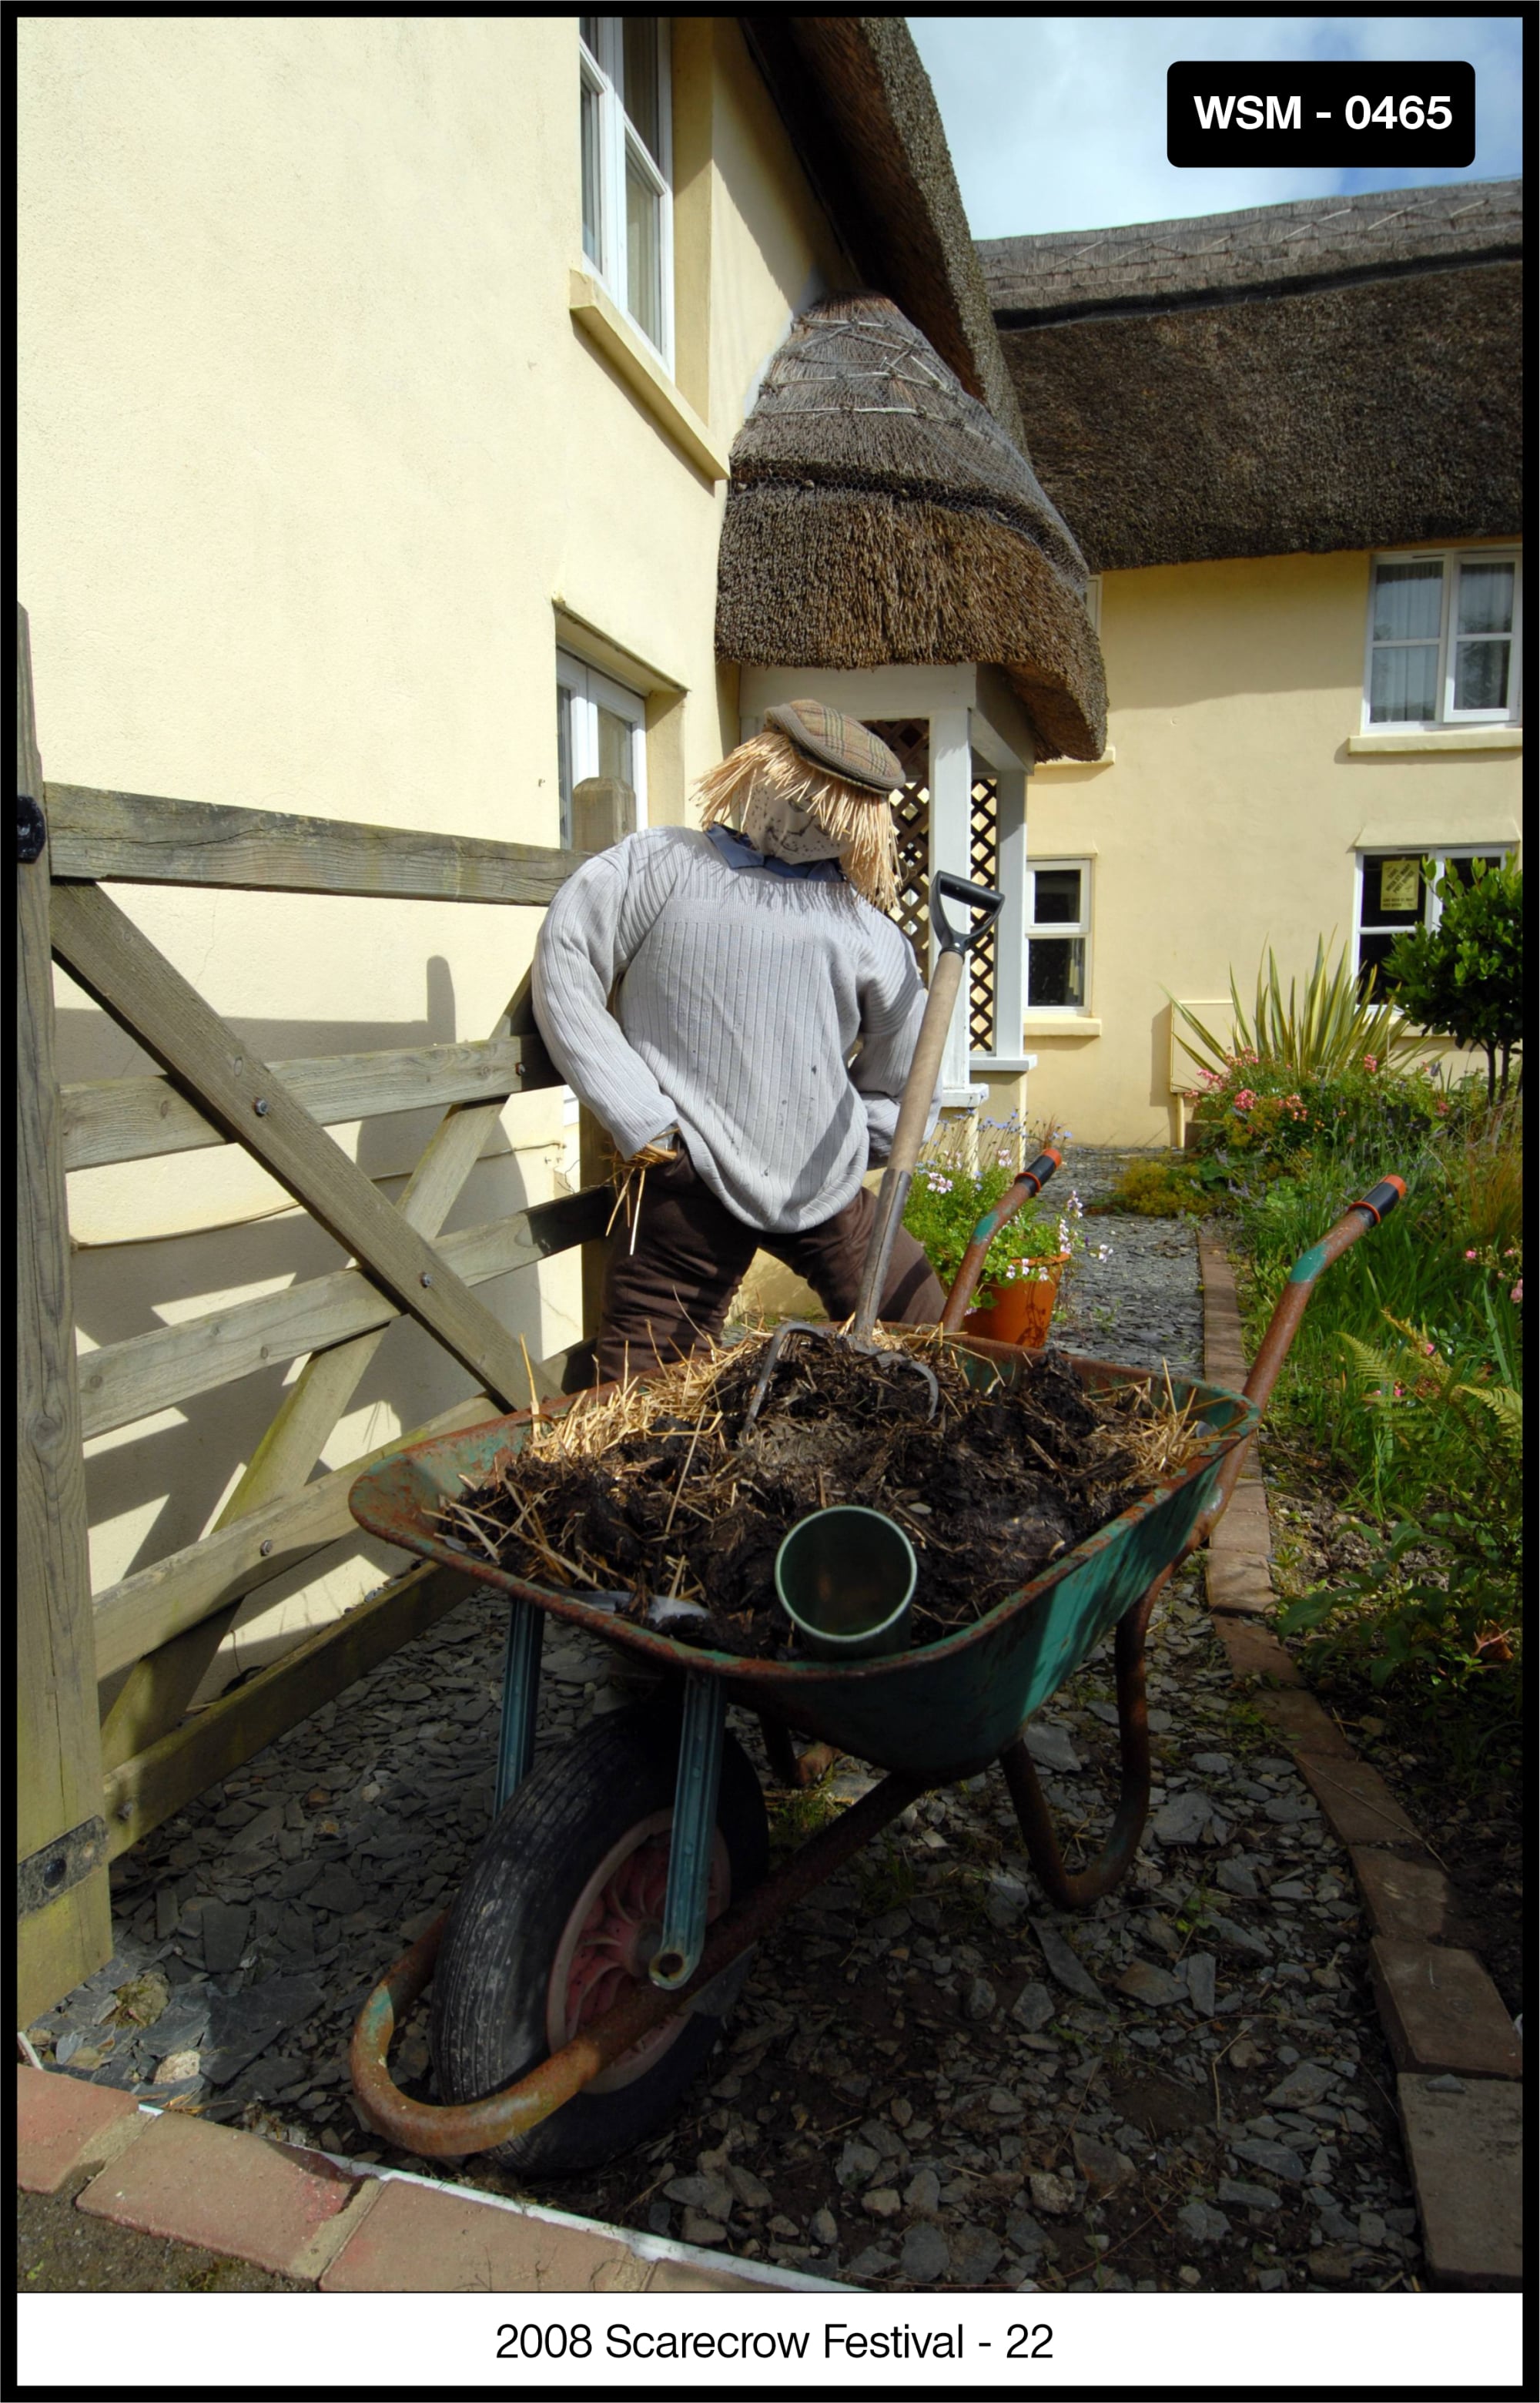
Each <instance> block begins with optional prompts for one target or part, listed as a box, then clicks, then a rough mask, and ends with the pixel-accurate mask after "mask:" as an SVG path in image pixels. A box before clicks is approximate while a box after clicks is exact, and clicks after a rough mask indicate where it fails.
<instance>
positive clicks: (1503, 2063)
mask: <svg viewBox="0 0 1540 2403" xmlns="http://www.w3.org/2000/svg"><path fill="white" fill-rule="evenodd" d="M1198 1257H1199V1271H1200V1277H1201V1281H1202V1288H1203V1373H1204V1375H1205V1377H1206V1378H1207V1380H1208V1382H1210V1383H1211V1384H1215V1385H1224V1386H1228V1388H1229V1389H1230V1390H1231V1391H1234V1392H1239V1390H1240V1388H1241V1387H1242V1385H1243V1384H1244V1382H1245V1378H1246V1359H1245V1352H1244V1347H1243V1344H1242V1334H1241V1311H1240V1303H1239V1299H1238V1298H1237V1295H1236V1289H1235V1272H1234V1271H1233V1269H1232V1268H1231V1266H1230V1262H1229V1260H1228V1257H1227V1255H1226V1254H1225V1252H1224V1250H1223V1249H1222V1247H1221V1246H1220V1245H1219V1244H1218V1243H1214V1241H1213V1240H1212V1239H1211V1238H1207V1237H1204V1236H1201V1235H1200V1238H1199V1243H1198ZM1255 1461H1256V1455H1255V1452H1254V1453H1253V1454H1252V1457H1251V1459H1250V1460H1248V1462H1247V1464H1246V1466H1245V1467H1244V1468H1243V1469H1242V1474H1241V1476H1240V1478H1239V1479H1238V1480H1237V1483H1236V1487H1235V1492H1234V1495H1233V1497H1232V1499H1231V1502H1230V1505H1229V1507H1228V1510H1227V1511H1226V1512H1225V1515H1224V1517H1223V1518H1222V1519H1221V1520H1220V1521H1219V1523H1218V1525H1217V1526H1216V1527H1215V1528H1214V1533H1213V1535H1211V1536H1210V1538H1209V1544H1208V1549H1207V1551H1206V1553H1205V1555H1204V1566H1205V1575H1206V1579H1207V1590H1208V1603H1209V1612H1210V1616H1211V1618H1212V1620H1213V1624H1214V1632H1215V1633H1216V1635H1217V1636H1218V1638H1219V1640H1220V1642H1221V1643H1222V1644H1223V1646H1225V1650H1226V1652H1227V1654H1228V1659H1229V1663H1230V1667H1231V1670H1232V1672H1233V1673H1234V1674H1235V1676H1236V1677H1237V1679H1241V1678H1245V1677H1256V1678H1258V1679H1261V1680H1264V1681H1266V1682H1265V1683H1263V1684H1261V1685H1259V1687H1258V1688H1257V1690H1256V1695H1255V1697H1254V1699H1255V1702H1256V1709H1257V1711H1258V1712H1259V1713H1260V1715H1261V1716H1262V1717H1263V1718H1264V1719H1266V1721H1267V1723H1268V1725H1269V1728H1270V1729H1272V1732H1273V1733H1274V1735H1275V1736H1276V1737H1277V1738H1278V1739H1279V1741H1280V1742H1281V1743H1283V1744H1285V1745H1286V1746H1287V1747H1288V1750H1289V1751H1290V1753H1292V1755H1293V1756H1294V1758H1295V1760H1296V1762H1297V1765H1298V1769H1299V1771H1300V1774H1301V1776H1303V1777H1304V1779H1305V1781H1306V1783H1307V1784H1308V1785H1309V1786H1310V1788H1311V1792H1312V1793H1313V1794H1314V1796H1315V1799H1316V1800H1317V1802H1318V1803H1319V1804H1320V1807H1321V1811H1322V1813H1323V1816H1324V1817H1325V1819H1326V1821H1327V1823H1328V1825H1329V1826H1330V1827H1332V1829H1333V1831H1334V1832H1335V1834H1336V1835H1337V1837H1338V1838H1339V1840H1340V1842H1341V1843H1342V1844H1343V1846H1344V1847H1345V1849H1346V1851H1347V1854H1348V1857H1349V1859H1350V1860H1351V1862H1352V1864H1353V1875H1354V1877H1355V1878H1356V1880H1357V1882H1358V1889H1359V1892H1360V1894H1361V1895H1362V1896H1363V1900H1364V1907H1365V1910H1367V1915H1368V1919H1369V1924H1370V1926H1371V1928H1372V1929H1373V1938H1372V1941H1371V1944H1370V1965H1371V1967H1370V1974H1371V1978H1372V1981H1373V1987H1374V1994H1375V2000H1376V2003H1377V2004H1378V2006H1379V2010H1380V2021H1381V2023H1382V2024H1383V2027H1384V2030H1385V2035H1386V2039H1387V2041H1388V2043H1389V2045H1390V2049H1391V2054H1392V2057H1393V2059H1394V2063H1395V2066H1396V2070H1397V2073H1398V2074H1397V2077H1396V2100H1397V2104H1398V2107H1399V2111H1400V2116H1401V2134H1402V2142H1403V2144H1404V2146H1405V2147H1406V2155H1407V2161H1408V2167H1409V2168H1410V2171H1411V2176H1412V2185H1413V2188H1415V2191H1416V2195H1417V2206H1418V2212H1419V2215H1420V2217H1421V2219H1422V2246H1423V2253H1424V2257H1425V2258H1426V2261H1427V2265H1428V2269H1429V2271H1430V2274H1431V2277H1432V2279H1433V2282H1434V2283H1435V2284H1436V2285H1440V2286H1467V2287H1477V2288H1495V2287H1507V2286H1514V2285H1518V2284H1519V2278H1520V2274H1521V2265H1522V2255H1521V2252H1520V2243H1519V2231H1520V2223H1521V2166H1522V2164H1521V2152H1520V2132H1521V2126H1522V2101H1523V2097H1522V2089H1521V2085H1520V2082H1519V2081H1520V2080H1521V2078H1522V2076H1523V2053H1522V2048H1521V2046H1520V2044H1519V2037H1518V2035H1517V2033H1516V2031H1515V2028H1514V2024H1513V2021H1512V2020H1511V2019H1510V2018H1509V2016H1508V2013H1507V2010H1506V2008H1505V2006H1504V2003H1503V1999H1502V1996H1501V1995H1500V1994H1499V1993H1498V1992H1497V1989H1496V1987H1495V1986H1494V1985H1493V1984H1492V1981H1491V1979H1490V1978H1489V1977H1488V1975H1487V1973H1486V1971H1485V1969H1484V1968H1483V1967H1482V1965H1481V1964H1480V1962H1479V1961H1478V1959H1477V1957H1476V1955H1475V1953H1474V1952H1467V1951H1465V1950H1464V1949H1463V1948H1462V1947H1461V1946H1459V1945H1458V1944H1453V1943H1450V1942H1449V1941H1448V1940H1447V1938H1445V1934H1444V1931H1445V1929H1446V1927H1448V1926H1451V1925H1453V1924H1455V1923H1456V1916H1457V1914H1456V1910H1455V1897H1454V1895H1453V1892H1452V1890H1451V1888H1450V1882H1449V1880H1448V1878H1447V1877H1446V1876H1445V1874H1444V1871H1443V1869H1442V1868H1440V1867H1439V1864H1438V1862H1437V1861H1436V1859H1435V1857H1434V1855H1433V1854H1432V1853H1431V1852H1430V1851H1429V1850H1428V1847H1427V1845H1426V1844H1425V1843H1424V1842H1423V1841H1422V1837H1421V1835H1420V1834H1419V1832H1418V1830H1417V1828H1416V1827H1414V1826H1413V1824H1412V1822H1411V1821H1410V1819H1408V1816H1407V1814H1406V1813H1405V1812H1404V1811H1403V1809H1402V1808H1401V1805H1400V1804H1399V1802H1397V1800H1396V1799H1395V1797H1394V1794H1393V1793H1392V1792H1391V1789H1390V1787H1389V1786H1388V1785H1386V1784H1385V1781H1384V1779H1383V1778H1382V1777H1381V1776H1380V1774H1379V1771H1377V1770H1374V1769H1371V1768H1370V1766H1369V1764H1368V1763H1367V1761H1365V1760H1360V1759H1359V1757H1358V1756H1357V1754H1356V1753H1355V1752H1354V1750H1353V1745H1352V1744H1351V1743H1350V1742H1349V1741H1348V1739H1347V1737H1346V1736H1345V1735H1344V1734H1343V1732H1342V1730H1341V1729H1340V1728H1339V1726H1338V1725H1337V1723H1336V1721H1335V1720H1334V1719H1333V1718H1331V1717H1330V1716H1329V1715H1328V1714H1327V1713H1326V1712H1325V1711H1324V1710H1323V1709H1322V1707H1321V1705H1320V1703H1319V1702H1317V1701H1316V1700H1315V1698H1314V1696H1313V1695H1312V1694H1309V1693H1307V1692H1306V1691H1305V1690H1304V1681H1303V1679H1302V1678H1301V1676H1300V1674H1299V1671H1298V1669H1297V1667H1296V1665H1295V1662H1294V1660H1292V1659H1291V1657H1290V1655H1289V1654H1288V1652H1287V1651H1286V1650H1285V1649H1284V1647H1283V1645H1282V1644H1281V1643H1280V1642H1279V1639H1278V1637H1277V1636H1276V1635H1275V1634H1274V1633H1273V1632H1272V1631H1271V1629H1270V1627H1269V1626H1267V1625H1266V1624H1265V1623H1264V1622H1265V1620H1266V1619H1267V1618H1268V1617H1269V1616H1270V1614H1271V1612H1272V1611H1273V1609H1274V1607H1275V1604H1276V1594H1275V1591H1274V1588H1273V1583H1272V1570H1271V1557H1272V1536H1271V1529H1270V1524H1269V1518H1268V1494H1267V1486H1266V1484H1265V1483H1264V1481H1263V1479H1262V1478H1261V1476H1260V1474H1259V1473H1258V1471H1257V1469H1256V1465H1255Z"/></svg>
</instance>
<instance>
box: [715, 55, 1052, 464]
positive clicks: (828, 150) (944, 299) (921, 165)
mask: <svg viewBox="0 0 1540 2403" xmlns="http://www.w3.org/2000/svg"><path fill="white" fill-rule="evenodd" d="M738 22H739V25H740V27H741V29H742V34H743V37H744V39H745V41H746V42H747V44H748V46H749V49H750V52H751V54H752V56H753V58H754V61H755V63H756V66H757V67H758V70H759V73H760V75H761V76H763V78H764V80H765V83H766V85H767V87H768V89H769V90H770V97H771V99H772V100H773V101H774V103H775V106H776V109H777V111H778V112H779V114H780V116H781V118H782V120H783V122H784V125H785V128H786V131H787V132H788V133H789V135H790V137H791V140H792V144H793V146H794V147H795V148H796V150H797V152H798V157H799V158H800V160H801V162H802V166H803V168H804V170H805V172H806V174H807V176H808V179H809V181H810V183H811V184H812V188H813V189H814V191H815V192H816V193H817V195H818V197H819V200H820V201H822V203H823V206H824V210H825V215H827V216H828V218H829V220H830V222H831V224H832V225H833V226H834V228H835V229H836V231H837V232H838V233H839V237H840V239H841V241H842V242H843V243H844V245H845V247H846V249H847V251H848V252H849V254H850V257H851V260H852V262H853V266H854V269H855V271H856V280H857V281H859V282H860V283H863V284H866V285H869V286H870V287H871V289H872V290H874V291H877V292H886V293H887V294H889V295H890V297H891V298H892V299H894V300H895V301H896V302H897V304H898V306H899V308H900V309H902V311H903V312H904V314H905V315H906V316H907V317H909V319H910V320H911V321H912V322H913V323H914V324H915V325H916V326H919V327H920V330H921V332H922V333H923V335H924V336H925V337H926V340H928V341H930V342H931V343H933V344H934V345H935V348H936V351H937V352H938V353H939V354H940V355H941V357H942V358H943V359H944V360H945V361H946V363H947V365H948V367H949V368H950V369H951V371H952V373H953V375H955V376H956V378H957V379H958V382H960V383H961V384H962V386H963V388H964V392H970V393H972V395H973V396H974V398H975V399H976V400H981V401H982V402H983V403H984V405H985V407H986V408H987V409H989V410H991V411H992V414H993V415H994V416H995V417H996V418H997V419H998V421H999V423H1000V424H1001V425H1002V426H1003V427H1004V429H1005V431H1006V434H1007V435H1008V436H1009V438H1010V439H1011V440H1012V441H1013V442H1015V443H1017V444H1018V445H1019V446H1020V447H1021V448H1023V449H1024V448H1025V443H1024V441H1023V437H1022V430H1021V424H1020V418H1019V417H1018V415H1017V407H1016V395H1015V392H1014V390H1013V388H1012V384H1011V379H1010V376H1009V373H1008V372H1007V370H1006V364H1005V360H1004V358H1003V356H1002V354H1001V350H1000V343H999V338H998V336H997V335H996V333H995V330H994V322H993V319H992V316H991V313H990V300H989V296H988V294H987V292H986V291H985V288H984V277H983V272H982V271H981V269H980V267H979V263H978V253H977V251H976V250H975V247H974V243H973V238H972V236H971V235H970V233H969V231H968V220H967V215H966V212H965V211H964V207H963V201H962V197H961V195H960V193H959V192H958V189H957V178H956V176H955V174H953V172H952V164H951V153H950V150H949V149H948V147H947V137H946V134H945V133H944V132H943V131H942V127H941V118H940V112H939V110H938V109H937V108H936V96H935V94H934V93H933V91H932V90H931V87H930V78H929V77H928V76H927V75H926V73H925V70H924V68H923V65H922V64H921V61H920V53H919V52H918V50H917V49H915V47H914V43H913V41H912V39H911V37H910V35H909V28H908V26H907V25H906V24H905V22H904V20H903V19H902V17H795V16H792V15H789V14H787V13H785V12H784V11H782V10H780V9H774V10H769V9H767V10H764V11H762V12H760V13H758V14H756V15H754V16H748V17H740V18H739V20H738Z"/></svg>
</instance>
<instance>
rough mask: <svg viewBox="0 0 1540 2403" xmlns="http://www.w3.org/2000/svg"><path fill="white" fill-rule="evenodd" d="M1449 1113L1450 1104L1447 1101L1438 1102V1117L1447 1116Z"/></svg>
mask: <svg viewBox="0 0 1540 2403" xmlns="http://www.w3.org/2000/svg"><path fill="white" fill-rule="evenodd" d="M1449 1114H1450V1105H1449V1104H1448V1102H1440V1103H1439V1104H1438V1115H1439V1117H1440V1118H1448V1116H1449Z"/></svg>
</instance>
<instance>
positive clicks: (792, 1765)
mask: <svg viewBox="0 0 1540 2403" xmlns="http://www.w3.org/2000/svg"><path fill="white" fill-rule="evenodd" d="M759 1732H760V1734H761V1735H762V1736H763V1737H764V1739H765V1757H766V1759H767V1760H768V1761H769V1762H770V1775H771V1776H772V1777H773V1778H774V1780H775V1782H776V1784H777V1785H803V1786H806V1785H817V1783H818V1780H819V1779H820V1778H821V1777H822V1776H823V1774H824V1771H825V1770H826V1769H832V1768H833V1766H834V1764H835V1762H836V1760H837V1759H838V1758H839V1755H838V1753H837V1752H836V1751H835V1749H834V1746H833V1745H832V1744H831V1743H812V1744H810V1745H809V1746H808V1749H807V1751H806V1752H800V1753H799V1752H798V1749H797V1745H796V1743H795V1742H794V1740H793V1737H792V1732H791V1729H790V1728H789V1727H787V1725H786V1723H785V1721H784V1719H772V1718H771V1716H770V1713H769V1711H761V1712H760V1714H759Z"/></svg>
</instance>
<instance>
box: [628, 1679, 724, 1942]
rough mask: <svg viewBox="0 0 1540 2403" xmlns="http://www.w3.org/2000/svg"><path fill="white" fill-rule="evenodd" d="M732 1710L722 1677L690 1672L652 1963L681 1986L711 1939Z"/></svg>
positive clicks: (680, 1733) (686, 1681) (681, 1727)
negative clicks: (711, 1894) (719, 1796)
mask: <svg viewBox="0 0 1540 2403" xmlns="http://www.w3.org/2000/svg"><path fill="white" fill-rule="evenodd" d="M727 1715H728V1697H727V1688H725V1686H724V1685H723V1684H722V1681H721V1679H720V1678H718V1677H701V1676H689V1677H687V1678H686V1680H685V1715H684V1719H683V1722H682V1724H681V1726H680V1729H679V1783H678V1785H677V1788H676V1790H675V1793H674V1801H673V1839H672V1840H671V1842H670V1845H669V1882H668V1886H667V1888H666V1890H665V1892H664V1896H663V1933H662V1935H661V1937H660V1938H659V1944H658V1950H657V1952H655V1953H654V1955H653V1957H652V1960H651V1962H650V1963H649V1964H648V1967H647V1975H648V1977H649V1978H650V1979H651V1980H652V1982H653V1984H654V1985H655V1986H665V1987H670V1988H673V1987H674V1986H682V1985H683V1984H684V1983H685V1981H686V1979H687V1978H690V1977H693V1975H694V1973H695V1970H696V1967H697V1965H698V1964H699V1962H700V1959H701V1948H702V1946H703V1945H704V1943H705V1940H706V1892H707V1888H708V1887H709V1885H710V1883H711V1855H712V1847H713V1845H714V1843H715V1839H716V1789H717V1786H718V1785H719V1784H720V1782H721V1776H722V1729H723V1727H724V1725H725V1723H726V1720H727Z"/></svg>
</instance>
